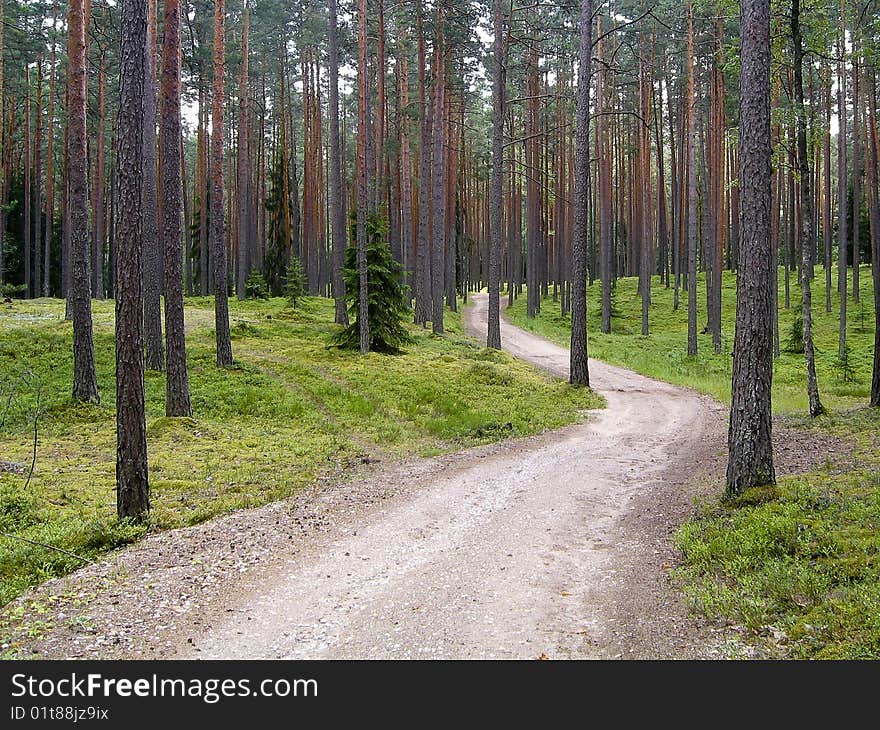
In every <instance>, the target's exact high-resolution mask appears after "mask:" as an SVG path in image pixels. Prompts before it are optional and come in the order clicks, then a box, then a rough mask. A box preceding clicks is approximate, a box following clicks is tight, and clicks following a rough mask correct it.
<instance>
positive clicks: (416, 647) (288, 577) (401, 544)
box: [0, 296, 742, 659]
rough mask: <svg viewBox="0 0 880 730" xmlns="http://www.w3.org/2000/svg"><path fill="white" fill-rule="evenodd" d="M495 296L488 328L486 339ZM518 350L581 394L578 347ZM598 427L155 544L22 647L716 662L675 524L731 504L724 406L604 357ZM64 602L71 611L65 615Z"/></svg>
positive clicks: (16, 642) (44, 597)
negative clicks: (575, 366) (571, 372)
mask: <svg viewBox="0 0 880 730" xmlns="http://www.w3.org/2000/svg"><path fill="white" fill-rule="evenodd" d="M486 309H487V298H486V297H485V296H477V297H475V298H474V302H473V304H472V306H471V307H470V308H469V309H468V310H467V314H466V325H467V327H468V329H469V331H470V332H471V334H473V335H474V336H475V337H479V338H484V337H485V331H486ZM502 340H503V344H504V347H505V348H506V349H507V350H508V351H510V352H511V353H513V354H514V355H516V356H517V357H520V358H523V359H524V360H527V361H529V362H532V363H534V364H535V365H537V366H539V367H541V368H544V369H545V370H547V371H549V372H550V373H552V374H554V375H556V376H559V377H567V374H568V358H569V355H568V351H567V350H566V349H564V348H561V347H558V346H556V345H554V344H551V343H549V342H547V341H545V340H543V339H541V338H539V337H536V336H534V335H531V334H529V333H527V332H524V331H522V330H520V329H518V328H516V327H513V326H511V325H510V324H508V323H506V322H505V323H503V324H502ZM590 370H591V379H592V382H593V387H594V388H596V389H597V390H598V391H599V392H600V393H602V395H604V396H605V398H606V399H607V403H608V407H607V408H606V409H604V410H601V411H595V412H593V413H592V414H591V415H590V417H589V419H588V420H587V421H586V422H585V423H581V424H577V425H573V426H569V427H567V428H563V429H560V430H557V431H551V432H546V433H544V434H541V435H539V436H533V437H528V438H520V439H509V440H507V441H504V442H501V443H497V444H491V445H488V446H483V447H479V448H474V449H468V450H466V451H462V452H458V453H453V454H446V455H443V456H438V457H434V458H429V459H416V458H414V459H412V460H410V461H407V462H403V463H398V464H392V465H379V466H376V465H370V466H365V467H363V468H362V469H361V470H360V476H358V477H356V478H352V479H349V480H346V481H340V480H339V479H329V480H326V481H324V483H322V484H317V485H315V487H314V488H312V489H309V490H306V491H304V492H302V493H300V494H297V495H296V496H294V497H292V498H290V499H288V500H284V501H281V502H275V503H272V504H268V505H265V506H263V507H259V508H256V509H252V510H242V511H239V512H235V513H232V514H230V515H227V516H225V517H221V518H218V519H214V520H210V521H209V522H205V523H203V524H200V525H196V526H193V527H189V528H184V529H179V530H171V531H167V532H160V533H157V534H154V535H150V536H148V537H147V538H145V539H143V540H141V541H139V542H138V543H136V544H134V545H132V546H130V547H128V548H126V549H124V550H120V551H118V552H115V553H113V554H111V555H109V556H107V558H106V559H104V560H101V561H99V562H98V563H96V564H94V565H90V566H86V567H84V568H83V569H81V570H78V571H76V572H75V573H72V574H71V575H69V576H67V577H65V578H60V579H56V580H50V581H47V582H46V583H44V584H42V585H41V586H39V587H37V588H36V589H34V590H33V591H31V592H29V593H27V594H25V595H24V596H22V597H21V598H19V599H17V600H16V601H15V602H13V604H10V606H9V607H7V609H4V610H5V611H6V612H7V615H14V614H15V612H16V611H17V610H20V611H21V612H22V613H21V614H19V615H20V616H23V618H19V619H16V621H15V622H14V624H13V626H17V628H16V629H14V630H13V631H12V632H11V633H10V632H9V631H8V628H9V626H10V624H8V623H6V624H4V622H3V621H0V628H3V629H7V630H3V631H2V632H0V633H2V634H3V636H2V637H0V638H2V642H0V649H3V650H6V649H7V647H9V646H14V647H15V650H16V651H18V652H19V653H21V654H23V655H25V656H33V655H36V656H41V657H45V658H68V657H72V658H101V659H136V658H182V657H183V658H254V659H256V658H265V659H276V658H310V659H311V658H395V659H405V658H550V659H556V658H613V657H623V658H664V657H668V658H716V657H723V656H731V655H742V652H741V643H740V642H738V641H732V640H731V638H730V637H731V633H730V630H729V629H727V628H724V627H718V626H715V627H713V626H710V625H709V624H707V623H706V622H704V621H702V620H700V619H697V618H695V617H693V616H691V615H690V613H689V612H688V610H687V608H686V606H684V605H683V602H682V600H681V599H680V598H679V596H678V594H677V592H676V591H675V590H674V589H673V588H672V587H671V586H670V582H669V579H668V577H667V572H668V568H669V567H670V566H671V565H672V564H674V562H675V559H676V555H675V551H674V549H673V547H672V544H671V540H670V538H671V535H672V533H673V531H674V530H675V528H676V527H677V526H678V525H679V524H681V522H682V521H683V520H684V519H686V517H687V516H688V515H689V514H691V513H692V511H693V501H694V497H695V496H697V495H699V494H701V493H707V494H708V493H714V492H716V491H717V487H718V483H719V479H720V477H721V469H720V465H721V464H722V463H723V459H722V458H721V457H723V454H724V421H725V418H724V416H725V414H724V410H723V408H722V407H721V406H720V404H718V403H717V402H715V401H713V400H712V399H710V398H706V397H704V396H700V395H697V394H695V393H693V392H691V391H687V390H684V389H681V388H676V387H673V386H671V385H666V384H664V383H659V382H656V381H653V380H650V379H648V378H644V377H641V376H639V375H637V374H635V373H632V372H630V371H627V370H623V369H620V368H616V367H611V366H609V365H605V364H603V363H599V362H596V361H591V363H590ZM49 607H51V610H49Z"/></svg>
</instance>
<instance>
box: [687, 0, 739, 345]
mask: <svg viewBox="0 0 880 730" xmlns="http://www.w3.org/2000/svg"><path fill="white" fill-rule="evenodd" d="M750 1H754V0H750ZM687 49H688V50H687V65H688V81H687V277H688V281H687V287H688V349H687V353H688V356H689V357H695V356H696V354H697V161H696V146H697V137H696V132H695V129H696V127H695V124H696V120H695V116H696V100H695V98H694V8H693V4H692V3H690V4H688V41H687Z"/></svg>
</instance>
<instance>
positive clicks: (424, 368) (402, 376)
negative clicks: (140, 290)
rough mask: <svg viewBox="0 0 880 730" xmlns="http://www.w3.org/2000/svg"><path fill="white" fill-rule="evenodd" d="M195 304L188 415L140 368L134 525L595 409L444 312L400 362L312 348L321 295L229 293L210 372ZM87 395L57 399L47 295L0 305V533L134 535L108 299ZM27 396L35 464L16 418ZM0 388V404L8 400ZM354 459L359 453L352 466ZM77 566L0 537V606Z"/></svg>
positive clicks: (229, 506) (117, 538)
mask: <svg viewBox="0 0 880 730" xmlns="http://www.w3.org/2000/svg"><path fill="white" fill-rule="evenodd" d="M212 306H213V303H212V300H210V299H193V300H190V301H188V302H187V309H186V317H187V329H188V337H187V344H188V349H189V351H188V358H189V368H190V383H191V390H192V400H193V408H194V411H195V415H194V417H193V418H191V419H168V418H165V417H164V391H165V379H164V376H163V375H162V374H160V373H149V374H148V375H147V378H146V396H147V436H148V447H149V460H150V474H151V487H152V504H153V510H152V516H151V524H150V529H167V528H173V527H179V526H184V525H191V524H194V523H198V522H200V521H203V520H206V519H208V518H210V517H212V516H214V515H218V514H221V513H224V512H228V511H230V510H234V509H239V508H244V507H253V506H257V505H260V504H265V503H267V502H269V501H272V500H277V499H281V498H284V497H287V496H289V495H291V494H293V493H294V492H296V491H297V490H299V489H301V488H302V487H303V486H305V485H308V484H310V483H314V482H315V481H316V480H317V479H319V478H321V477H327V476H335V477H338V478H344V477H345V475H346V474H347V473H349V472H350V471H351V470H352V469H354V468H356V467H357V466H358V465H360V464H361V463H362V462H364V461H365V460H369V459H371V458H376V457H379V458H383V459H385V458H387V459H395V458H401V457H404V456H406V455H410V454H416V455H432V454H438V453H441V452H445V451H450V450H454V449H459V448H463V447H466V446H472V445H477V444H482V443H488V442H491V441H497V440H500V439H503V438H507V437H512V436H520V435H527V434H532V433H536V432H539V431H541V430H544V429H548V428H556V427H559V426H562V425H565V424H568V423H571V422H574V421H576V420H578V419H580V418H581V417H582V415H583V413H584V411H585V410H587V409H590V408H595V407H597V406H598V405H600V402H601V399H599V398H598V397H597V396H596V395H595V394H593V393H591V392H590V391H586V390H582V389H573V388H570V387H569V386H568V385H567V384H565V383H562V382H559V381H553V380H550V379H549V378H547V377H545V376H544V375H542V374H540V373H538V372H537V371H535V370H534V369H533V368H531V367H529V366H527V365H525V364H524V363H521V362H518V361H516V360H514V359H513V358H511V357H509V356H508V355H506V354H503V353H499V352H493V351H489V350H486V349H483V348H480V347H478V346H477V344H476V343H474V342H473V341H472V340H469V339H467V338H465V337H463V336H462V334H461V321H460V318H459V316H458V315H457V314H454V313H447V322H446V329H447V333H448V334H447V335H446V336H445V337H434V336H432V335H431V334H429V333H428V332H426V331H424V330H421V329H417V328H413V329H412V334H413V337H414V341H413V344H412V345H411V346H410V347H408V348H407V352H406V353H405V354H402V355H399V356H394V357H392V356H387V355H380V354H376V353H371V354H369V355H368V356H366V357H360V356H358V355H355V354H352V353H349V352H343V351H340V350H338V349H336V348H333V347H330V346H329V345H330V341H331V338H332V335H333V333H334V332H335V331H336V329H337V328H336V325H334V324H333V323H332V322H333V308H332V306H333V305H332V301H327V300H323V299H305V300H304V301H303V303H302V305H301V306H300V307H299V308H298V309H296V310H292V309H290V308H289V306H288V305H287V303H286V301H284V300H281V299H275V300H270V301H267V302H237V301H234V302H231V308H232V335H233V352H234V355H235V358H236V367H235V368H233V369H230V370H227V371H222V370H218V369H217V367H216V366H215V365H214V350H213V348H214V341H213V329H212V318H213V310H212ZM94 319H95V353H96V359H97V368H98V382H99V388H100V393H101V397H102V404H101V405H79V406H73V405H71V403H70V388H71V378H72V375H71V373H72V358H71V345H70V342H71V325H70V323H69V322H65V321H64V320H63V303H62V302H59V301H55V300H36V301H33V302H21V301H16V302H14V303H13V304H11V305H0V333H2V336H0V423H2V425H0V531H2V532H5V533H9V534H12V535H16V536H18V537H22V538H26V539H29V540H33V541H36V542H42V543H47V544H50V545H53V546H56V547H59V548H62V549H64V550H67V551H70V552H73V553H76V554H78V555H82V556H84V557H87V558H92V557H94V556H96V555H99V554H100V553H102V552H104V551H106V550H109V549H112V548H114V547H116V546H118V545H121V544H123V543H125V542H129V541H131V540H134V539H137V538H138V537H139V536H140V535H141V534H143V532H144V530H145V528H144V527H136V526H133V525H130V524H125V523H120V522H118V521H117V520H116V518H115V493H114V474H115V471H114V470H115V408H114V398H115V395H114V394H115V386H114V346H113V305H112V303H108V302H96V303H95V304H94ZM23 374H28V377H29V378H30V383H31V386H38V387H39V390H40V409H41V416H40V418H39V421H38V437H39V439H38V448H37V460H36V469H35V471H34V474H33V478H32V480H31V482H30V485H29V486H28V487H27V488H26V489H25V481H26V473H27V470H28V467H29V466H30V461H31V449H32V445H33V442H32V427H33V423H32V417H33V413H34V410H35V405H36V399H35V394H34V389H33V387H30V388H28V387H24V386H23V385H22V381H21V376H22V375H23ZM10 396H11V397H10ZM368 457H369V458H368ZM80 564H81V563H80V562H79V561H77V560H76V558H74V557H71V556H69V555H66V554H63V553H60V552H56V551H52V550H48V549H45V548H42V547H38V546H36V545H32V544H29V543H26V542H23V541H20V540H17V539H13V538H8V537H3V536H0V605H2V604H4V603H6V602H8V601H9V600H11V599H12V598H13V597H15V596H16V595H18V594H19V593H21V592H22V591H23V590H24V589H25V588H27V587H28V586H31V585H34V584H36V583H38V582H41V581H43V580H45V579H47V578H50V577H52V576H57V575H61V574H64V573H66V572H69V571H70V570H72V569H74V568H76V567H78V566H79V565H80Z"/></svg>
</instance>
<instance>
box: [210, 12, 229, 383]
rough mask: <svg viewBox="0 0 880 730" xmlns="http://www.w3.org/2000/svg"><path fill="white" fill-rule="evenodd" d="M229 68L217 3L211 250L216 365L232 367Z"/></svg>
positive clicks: (223, 23)
mask: <svg viewBox="0 0 880 730" xmlns="http://www.w3.org/2000/svg"><path fill="white" fill-rule="evenodd" d="M225 67H226V3H225V0H215V2H214V89H213V99H212V102H213V106H212V118H211V127H212V129H211V168H212V169H211V182H212V189H211V251H212V252H213V258H214V331H215V338H216V343H217V365H218V366H219V367H221V368H223V367H230V366H231V365H232V337H231V335H230V332H229V275H228V273H227V268H226V221H225V220H224V217H223V141H224V140H223V100H224V94H223V77H224V74H225Z"/></svg>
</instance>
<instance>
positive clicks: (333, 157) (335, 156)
mask: <svg viewBox="0 0 880 730" xmlns="http://www.w3.org/2000/svg"><path fill="white" fill-rule="evenodd" d="M328 12H329V15H330V17H329V28H328V36H329V44H328V45H329V54H330V58H329V65H330V69H329V71H330V78H329V85H330V92H329V104H330V106H329V110H328V114H329V117H330V227H331V231H332V236H333V239H332V241H333V273H332V276H331V279H332V284H333V299H334V300H335V302H336V316H335V319H336V324H341V325H342V326H343V327H347V326H348V310H347V308H346V306H345V281H344V280H343V278H342V267H343V266H344V264H345V249H346V241H347V240H348V235H347V228H346V225H345V217H344V215H343V212H342V196H343V195H344V194H345V190H344V188H343V185H342V160H341V156H340V152H339V41H338V38H337V36H338V31H337V18H336V0H329V4H328ZM408 174H409V171H407V175H408Z"/></svg>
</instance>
